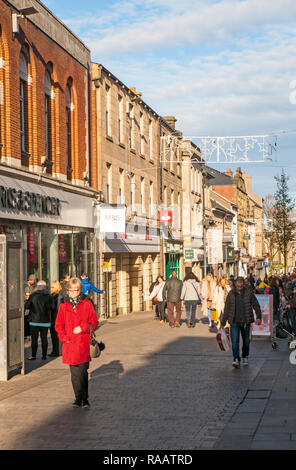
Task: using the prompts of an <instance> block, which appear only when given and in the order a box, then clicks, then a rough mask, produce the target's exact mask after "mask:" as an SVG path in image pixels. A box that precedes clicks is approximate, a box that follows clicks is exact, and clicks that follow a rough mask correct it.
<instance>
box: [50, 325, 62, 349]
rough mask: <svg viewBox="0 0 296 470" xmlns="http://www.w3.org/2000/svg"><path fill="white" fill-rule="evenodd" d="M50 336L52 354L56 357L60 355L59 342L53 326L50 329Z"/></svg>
mask: <svg viewBox="0 0 296 470" xmlns="http://www.w3.org/2000/svg"><path fill="white" fill-rule="evenodd" d="M50 336H51V342H52V353H53V354H55V355H56V356H59V355H60V341H59V337H58V334H57V332H56V330H55V327H54V325H51V327H50Z"/></svg>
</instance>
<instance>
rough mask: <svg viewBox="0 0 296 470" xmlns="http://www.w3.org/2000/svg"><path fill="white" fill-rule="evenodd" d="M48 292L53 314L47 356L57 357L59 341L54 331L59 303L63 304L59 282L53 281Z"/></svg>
mask: <svg viewBox="0 0 296 470" xmlns="http://www.w3.org/2000/svg"><path fill="white" fill-rule="evenodd" d="M50 292H51V296H52V299H53V312H52V322H51V325H50V335H51V342H52V352H51V353H50V354H49V356H51V357H58V356H59V355H60V341H59V338H58V334H57V332H56V329H55V322H56V319H57V314H58V311H59V308H60V305H61V303H62V302H63V294H62V286H61V284H60V283H59V281H53V282H52V283H51V285H50Z"/></svg>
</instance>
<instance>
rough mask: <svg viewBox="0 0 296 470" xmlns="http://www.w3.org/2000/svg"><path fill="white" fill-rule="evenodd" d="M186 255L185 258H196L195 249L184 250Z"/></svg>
mask: <svg viewBox="0 0 296 470" xmlns="http://www.w3.org/2000/svg"><path fill="white" fill-rule="evenodd" d="M184 257H185V259H190V260H192V259H193V258H194V252H193V250H184Z"/></svg>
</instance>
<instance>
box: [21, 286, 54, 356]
mask: <svg viewBox="0 0 296 470" xmlns="http://www.w3.org/2000/svg"><path fill="white" fill-rule="evenodd" d="M25 309H28V310H30V313H29V323H30V329H31V346H32V356H30V357H28V360H29V361H33V360H36V354H37V349H38V337H39V333H40V336H41V346H42V359H43V360H45V359H46V357H47V348H48V341H47V334H48V329H49V328H50V325H51V322H52V311H53V309H54V302H53V299H52V297H51V295H50V294H49V293H48V292H47V290H46V282H45V281H39V282H37V286H36V289H35V290H34V292H33V293H32V294H31V295H30V297H29V299H28V300H27V301H26V303H25Z"/></svg>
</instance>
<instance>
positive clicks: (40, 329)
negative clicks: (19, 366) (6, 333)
mask: <svg viewBox="0 0 296 470" xmlns="http://www.w3.org/2000/svg"><path fill="white" fill-rule="evenodd" d="M30 331H31V346H32V356H33V357H36V354H37V349H38V337H39V333H40V337H41V347H42V356H43V357H45V356H47V348H48V341H47V333H48V328H47V327H46V326H32V325H30Z"/></svg>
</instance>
